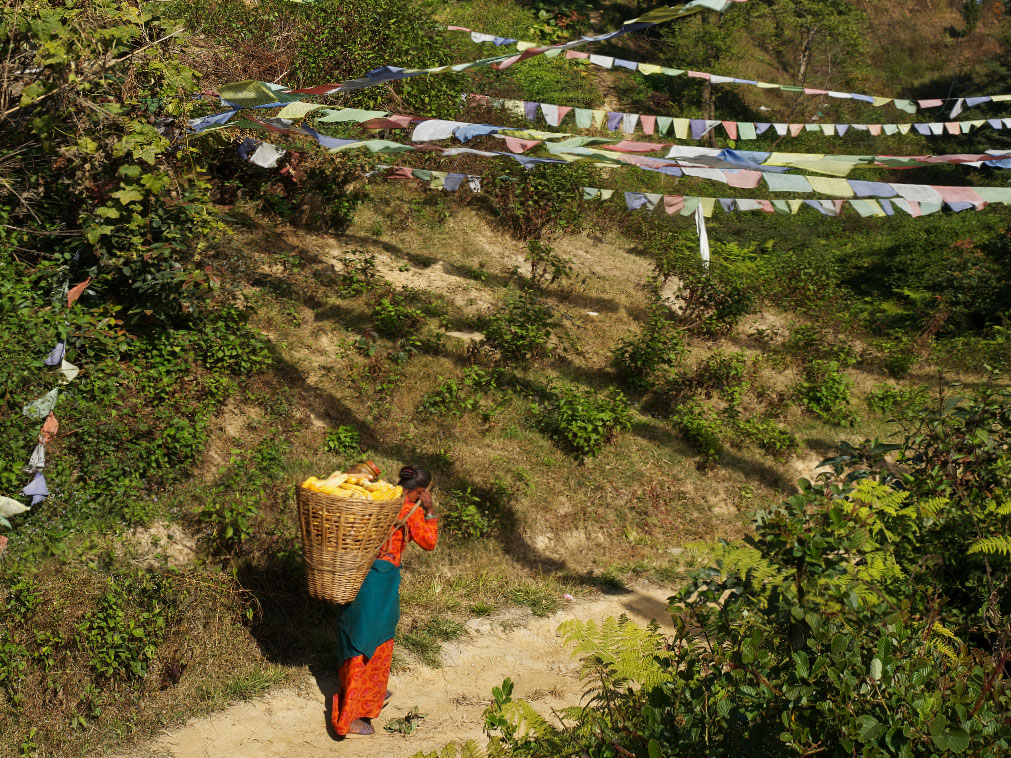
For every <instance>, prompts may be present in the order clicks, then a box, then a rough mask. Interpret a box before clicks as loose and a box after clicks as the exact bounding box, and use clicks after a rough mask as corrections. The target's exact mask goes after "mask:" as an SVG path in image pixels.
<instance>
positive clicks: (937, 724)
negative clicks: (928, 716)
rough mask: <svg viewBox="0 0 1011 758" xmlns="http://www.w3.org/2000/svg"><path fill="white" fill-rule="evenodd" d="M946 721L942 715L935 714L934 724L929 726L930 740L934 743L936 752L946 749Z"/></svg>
mask: <svg viewBox="0 0 1011 758" xmlns="http://www.w3.org/2000/svg"><path fill="white" fill-rule="evenodd" d="M947 731H948V720H947V719H946V718H945V717H944V714H943V713H939V714H937V718H935V719H934V723H933V724H931V725H930V738H931V739H932V740H933V741H934V744H935V745H936V746H937V749H938V750H947V749H948V734H947Z"/></svg>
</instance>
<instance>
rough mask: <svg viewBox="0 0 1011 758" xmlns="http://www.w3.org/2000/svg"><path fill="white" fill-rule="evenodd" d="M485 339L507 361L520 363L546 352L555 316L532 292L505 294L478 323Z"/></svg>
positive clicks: (556, 320) (555, 320) (555, 321)
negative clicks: (488, 314)
mask: <svg viewBox="0 0 1011 758" xmlns="http://www.w3.org/2000/svg"><path fill="white" fill-rule="evenodd" d="M480 328H481V331H482V332H483V333H484V339H485V343H486V344H487V345H488V346H489V347H491V348H492V349H494V350H496V351H497V352H498V353H499V355H501V356H502V359H503V360H504V361H505V362H507V363H513V364H523V363H527V362H529V361H532V360H536V359H538V358H541V357H543V356H546V355H549V354H550V353H551V352H552V350H551V345H550V342H551V337H552V336H553V334H554V333H555V330H556V329H557V328H558V319H557V318H556V317H555V314H554V312H553V311H552V310H551V308H549V307H548V306H547V305H544V303H542V302H541V301H540V300H539V299H538V298H537V297H536V295H534V294H533V293H530V292H521V293H513V294H509V295H506V297H505V300H504V302H503V303H502V305H501V306H499V308H498V309H497V310H496V311H495V312H494V313H492V314H491V315H490V316H487V317H485V318H484V319H483V320H482V322H481V324H480Z"/></svg>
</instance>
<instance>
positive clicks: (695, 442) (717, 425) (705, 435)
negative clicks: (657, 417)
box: [669, 401, 724, 462]
mask: <svg viewBox="0 0 1011 758" xmlns="http://www.w3.org/2000/svg"><path fill="white" fill-rule="evenodd" d="M669 419H670V422H671V425H672V426H673V427H674V429H675V430H677V432H678V433H679V434H680V435H681V436H682V437H683V438H684V439H685V441H686V442H687V443H688V444H689V445H691V446H692V447H693V448H695V450H696V451H697V452H699V453H700V454H701V455H702V457H703V460H705V461H706V462H713V461H715V460H716V459H717V458H719V457H720V454H721V453H723V450H724V447H723V442H722V440H721V438H720V437H721V433H722V432H723V430H724V426H723V423H722V421H721V420H720V418H719V417H718V416H717V415H716V412H715V411H714V410H713V409H712V408H710V407H708V406H706V405H703V404H701V403H699V402H696V401H690V402H687V403H679V404H678V405H676V406H675V407H674V409H673V410H672V411H671V414H670V417H669Z"/></svg>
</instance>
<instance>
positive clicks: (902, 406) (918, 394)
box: [867, 384, 927, 416]
mask: <svg viewBox="0 0 1011 758" xmlns="http://www.w3.org/2000/svg"><path fill="white" fill-rule="evenodd" d="M926 397H927V388H926V387H923V386H920V387H908V388H907V387H896V386H895V385H894V384H876V385H874V387H872V388H871V391H870V393H869V394H868V395H867V405H868V407H869V408H870V409H871V410H872V411H874V412H875V413H880V414H881V415H882V416H886V415H888V414H889V413H891V412H892V411H897V412H902V411H904V410H906V409H908V408H910V407H912V406H917V405H922V404H923V402H924V400H926Z"/></svg>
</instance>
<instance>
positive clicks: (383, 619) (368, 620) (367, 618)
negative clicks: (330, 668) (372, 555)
mask: <svg viewBox="0 0 1011 758" xmlns="http://www.w3.org/2000/svg"><path fill="white" fill-rule="evenodd" d="M398 621H400V567H399V566H394V565H393V564H392V563H390V562H389V561H380V560H377V561H376V562H375V563H373V564H372V568H371V569H369V573H368V574H367V575H366V576H365V581H364V582H363V583H362V588H361V589H360V590H358V595H357V596H356V597H355V599H354V600H353V601H352V602H351V605H349V606H347V607H346V608H345V609H344V610H343V611H342V612H341V615H340V619H339V620H338V621H337V655H338V659H339V660H340V661H341V663H343V662H344V661H346V660H347V659H348V658H354V657H355V656H358V655H363V656H365V659H366V660H368V659H369V658H371V657H372V655H373V654H374V653H375V652H376V648H377V647H379V646H380V645H382V644H383V643H384V642H387V641H389V640H392V639H393V635H394V634H395V633H396V631H397V622H398Z"/></svg>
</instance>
